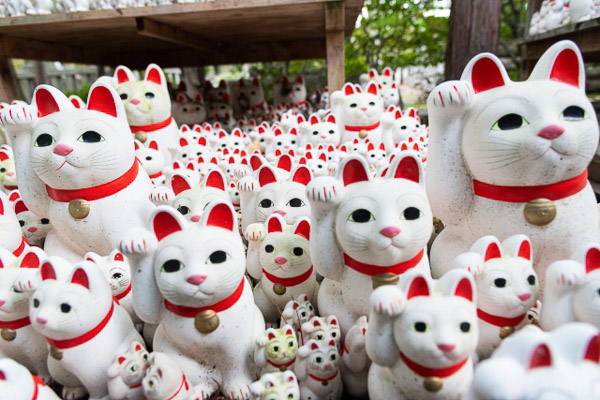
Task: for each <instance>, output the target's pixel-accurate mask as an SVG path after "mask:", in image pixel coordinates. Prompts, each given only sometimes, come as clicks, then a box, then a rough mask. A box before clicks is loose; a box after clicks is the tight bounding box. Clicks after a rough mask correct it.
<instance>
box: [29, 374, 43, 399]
mask: <svg viewBox="0 0 600 400" xmlns="http://www.w3.org/2000/svg"><path fill="white" fill-rule="evenodd" d="M31 377H32V378H33V396H31V400H36V399H37V397H38V393H39V391H40V386H42V387H43V386H46V384H45V383H44V381H43V380H42V379H41V378H40V377H38V376H35V375H31Z"/></svg>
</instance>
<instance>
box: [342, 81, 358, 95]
mask: <svg viewBox="0 0 600 400" xmlns="http://www.w3.org/2000/svg"><path fill="white" fill-rule="evenodd" d="M342 90H343V91H344V94H345V95H346V96H350V95H353V94H354V92H355V90H354V85H353V84H351V83H346V84H344V87H343V88H342Z"/></svg>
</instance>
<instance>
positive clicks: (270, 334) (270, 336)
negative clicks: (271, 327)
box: [268, 332, 275, 340]
mask: <svg viewBox="0 0 600 400" xmlns="http://www.w3.org/2000/svg"><path fill="white" fill-rule="evenodd" d="M268 339H269V340H273V339H275V335H274V334H273V333H272V332H269V335H268Z"/></svg>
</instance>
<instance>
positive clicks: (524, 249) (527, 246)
mask: <svg viewBox="0 0 600 400" xmlns="http://www.w3.org/2000/svg"><path fill="white" fill-rule="evenodd" d="M517 257H521V258H526V259H528V260H531V243H529V241H528V240H523V243H521V245H520V246H519V253H518V254H517Z"/></svg>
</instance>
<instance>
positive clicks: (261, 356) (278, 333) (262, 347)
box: [254, 325, 298, 375]
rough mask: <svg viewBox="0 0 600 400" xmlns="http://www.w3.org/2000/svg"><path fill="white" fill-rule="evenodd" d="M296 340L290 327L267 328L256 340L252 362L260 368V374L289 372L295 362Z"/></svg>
mask: <svg viewBox="0 0 600 400" xmlns="http://www.w3.org/2000/svg"><path fill="white" fill-rule="evenodd" d="M297 351H298V340H297V339H296V334H295V333H294V329H293V328H292V327H291V325H284V326H282V327H281V328H279V329H274V328H269V329H267V330H266V331H265V334H264V335H263V336H261V337H259V338H258V339H256V347H255V349H254V362H255V363H256V365H258V366H259V367H261V368H262V370H261V372H260V374H261V375H264V374H265V373H269V372H276V371H281V372H283V371H286V370H291V369H292V368H293V366H294V362H295V361H296V352H297Z"/></svg>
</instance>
